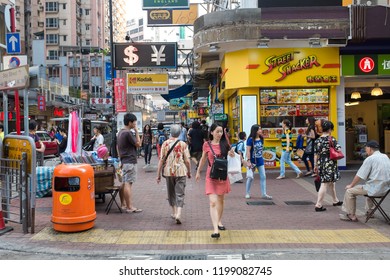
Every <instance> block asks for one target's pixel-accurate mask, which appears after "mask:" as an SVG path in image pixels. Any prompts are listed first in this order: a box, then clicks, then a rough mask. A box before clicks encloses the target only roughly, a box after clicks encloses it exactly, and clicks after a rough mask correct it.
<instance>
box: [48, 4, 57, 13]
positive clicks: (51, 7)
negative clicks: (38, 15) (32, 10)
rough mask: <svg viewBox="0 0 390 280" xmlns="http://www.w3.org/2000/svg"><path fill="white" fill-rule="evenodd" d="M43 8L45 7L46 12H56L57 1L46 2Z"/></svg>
mask: <svg viewBox="0 0 390 280" xmlns="http://www.w3.org/2000/svg"><path fill="white" fill-rule="evenodd" d="M45 8H46V12H58V3H57V2H46V3H45Z"/></svg>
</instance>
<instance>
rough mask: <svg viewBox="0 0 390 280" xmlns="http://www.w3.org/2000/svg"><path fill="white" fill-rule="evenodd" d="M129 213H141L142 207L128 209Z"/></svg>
mask: <svg viewBox="0 0 390 280" xmlns="http://www.w3.org/2000/svg"><path fill="white" fill-rule="evenodd" d="M126 212H127V213H139V212H142V209H139V208H134V209H126Z"/></svg>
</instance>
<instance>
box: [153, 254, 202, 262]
mask: <svg viewBox="0 0 390 280" xmlns="http://www.w3.org/2000/svg"><path fill="white" fill-rule="evenodd" d="M160 260H169V261H172V260H207V256H203V255H199V256H191V255H161V257H160Z"/></svg>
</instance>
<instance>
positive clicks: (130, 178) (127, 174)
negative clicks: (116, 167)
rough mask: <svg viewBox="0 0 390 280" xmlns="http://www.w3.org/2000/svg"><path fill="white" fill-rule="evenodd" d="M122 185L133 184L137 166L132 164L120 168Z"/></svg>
mask: <svg viewBox="0 0 390 280" xmlns="http://www.w3.org/2000/svg"><path fill="white" fill-rule="evenodd" d="M122 172H123V175H122V184H123V183H130V184H132V183H134V182H135V180H136V179H137V165H136V164H133V163H125V164H123V166H122Z"/></svg>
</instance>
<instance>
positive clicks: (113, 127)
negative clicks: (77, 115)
mask: <svg viewBox="0 0 390 280" xmlns="http://www.w3.org/2000/svg"><path fill="white" fill-rule="evenodd" d="M108 8H109V9H108V10H109V11H108V12H109V18H110V56H111V87H112V88H111V92H112V118H111V119H112V143H111V156H112V157H114V158H116V157H117V156H118V155H117V150H116V129H117V127H116V117H115V113H116V110H115V94H114V71H115V70H114V31H113V29H114V28H113V25H112V0H109V1H108Z"/></svg>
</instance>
